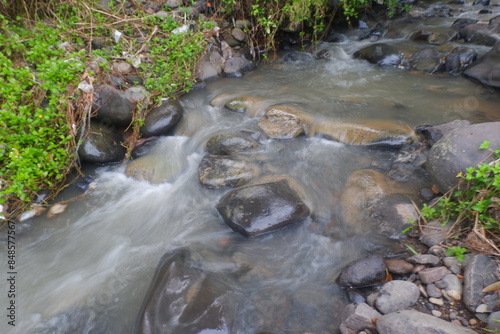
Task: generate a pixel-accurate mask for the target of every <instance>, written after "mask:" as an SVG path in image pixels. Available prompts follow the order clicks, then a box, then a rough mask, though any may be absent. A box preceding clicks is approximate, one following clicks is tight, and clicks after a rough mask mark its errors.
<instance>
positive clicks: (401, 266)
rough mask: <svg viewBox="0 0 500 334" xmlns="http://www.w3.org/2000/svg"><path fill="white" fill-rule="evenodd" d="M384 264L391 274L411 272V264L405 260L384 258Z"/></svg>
mask: <svg viewBox="0 0 500 334" xmlns="http://www.w3.org/2000/svg"><path fill="white" fill-rule="evenodd" d="M385 265H386V266H387V270H389V272H390V273H392V274H398V275H404V274H409V273H411V272H412V270H413V264H411V263H408V262H406V261H405V260H385Z"/></svg>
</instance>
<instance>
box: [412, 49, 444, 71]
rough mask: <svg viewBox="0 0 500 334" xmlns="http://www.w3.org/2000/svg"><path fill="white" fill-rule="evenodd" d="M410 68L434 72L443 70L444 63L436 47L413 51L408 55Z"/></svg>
mask: <svg viewBox="0 0 500 334" xmlns="http://www.w3.org/2000/svg"><path fill="white" fill-rule="evenodd" d="M410 68H412V69H414V70H417V71H423V72H427V73H430V74H434V73H439V72H442V71H443V70H444V63H443V62H442V61H441V55H440V54H439V52H438V51H437V50H436V49H425V50H422V51H418V52H415V53H414V54H413V55H412V56H411V57H410Z"/></svg>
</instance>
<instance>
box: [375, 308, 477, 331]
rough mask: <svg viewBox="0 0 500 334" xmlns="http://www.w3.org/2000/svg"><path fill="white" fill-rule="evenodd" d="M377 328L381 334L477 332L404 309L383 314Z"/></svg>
mask: <svg viewBox="0 0 500 334" xmlns="http://www.w3.org/2000/svg"><path fill="white" fill-rule="evenodd" d="M377 330H378V332H379V333H380V334H401V333H405V334H420V333H427V332H428V333H440V334H473V333H475V332H474V331H473V330H471V329H468V328H465V327H462V326H458V325H456V324H453V323H450V322H448V321H445V320H442V319H439V318H437V317H434V316H431V315H428V314H425V313H421V312H417V311H412V310H403V311H399V312H394V313H390V314H386V315H383V316H381V317H380V318H379V319H378V321H377Z"/></svg>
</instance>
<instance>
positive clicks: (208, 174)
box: [198, 155, 259, 188]
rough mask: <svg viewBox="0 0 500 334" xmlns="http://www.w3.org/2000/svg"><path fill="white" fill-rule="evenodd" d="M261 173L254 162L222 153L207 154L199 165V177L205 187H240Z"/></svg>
mask: <svg viewBox="0 0 500 334" xmlns="http://www.w3.org/2000/svg"><path fill="white" fill-rule="evenodd" d="M258 174H259V168H258V166H256V165H255V164H253V163H250V162H246V161H243V160H238V159H234V158H230V157H229V156H221V155H205V156H204V157H203V159H201V162H200V165H199V167H198V177H199V179H200V182H201V184H202V185H204V186H205V187H209V188H217V187H238V186H242V185H243V184H245V183H247V182H248V181H250V180H251V179H253V178H254V177H256V176H257V175H258Z"/></svg>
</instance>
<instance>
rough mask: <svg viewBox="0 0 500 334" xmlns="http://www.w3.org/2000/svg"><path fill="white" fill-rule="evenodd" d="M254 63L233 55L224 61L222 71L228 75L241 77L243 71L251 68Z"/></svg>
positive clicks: (253, 66)
mask: <svg viewBox="0 0 500 334" xmlns="http://www.w3.org/2000/svg"><path fill="white" fill-rule="evenodd" d="M254 68H255V64H254V63H253V62H251V61H249V60H248V59H246V58H243V57H233V58H229V59H228V60H226V62H225V63H224V73H225V74H226V75H227V76H229V77H241V76H242V75H243V73H244V72H247V71H250V70H253V69H254Z"/></svg>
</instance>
